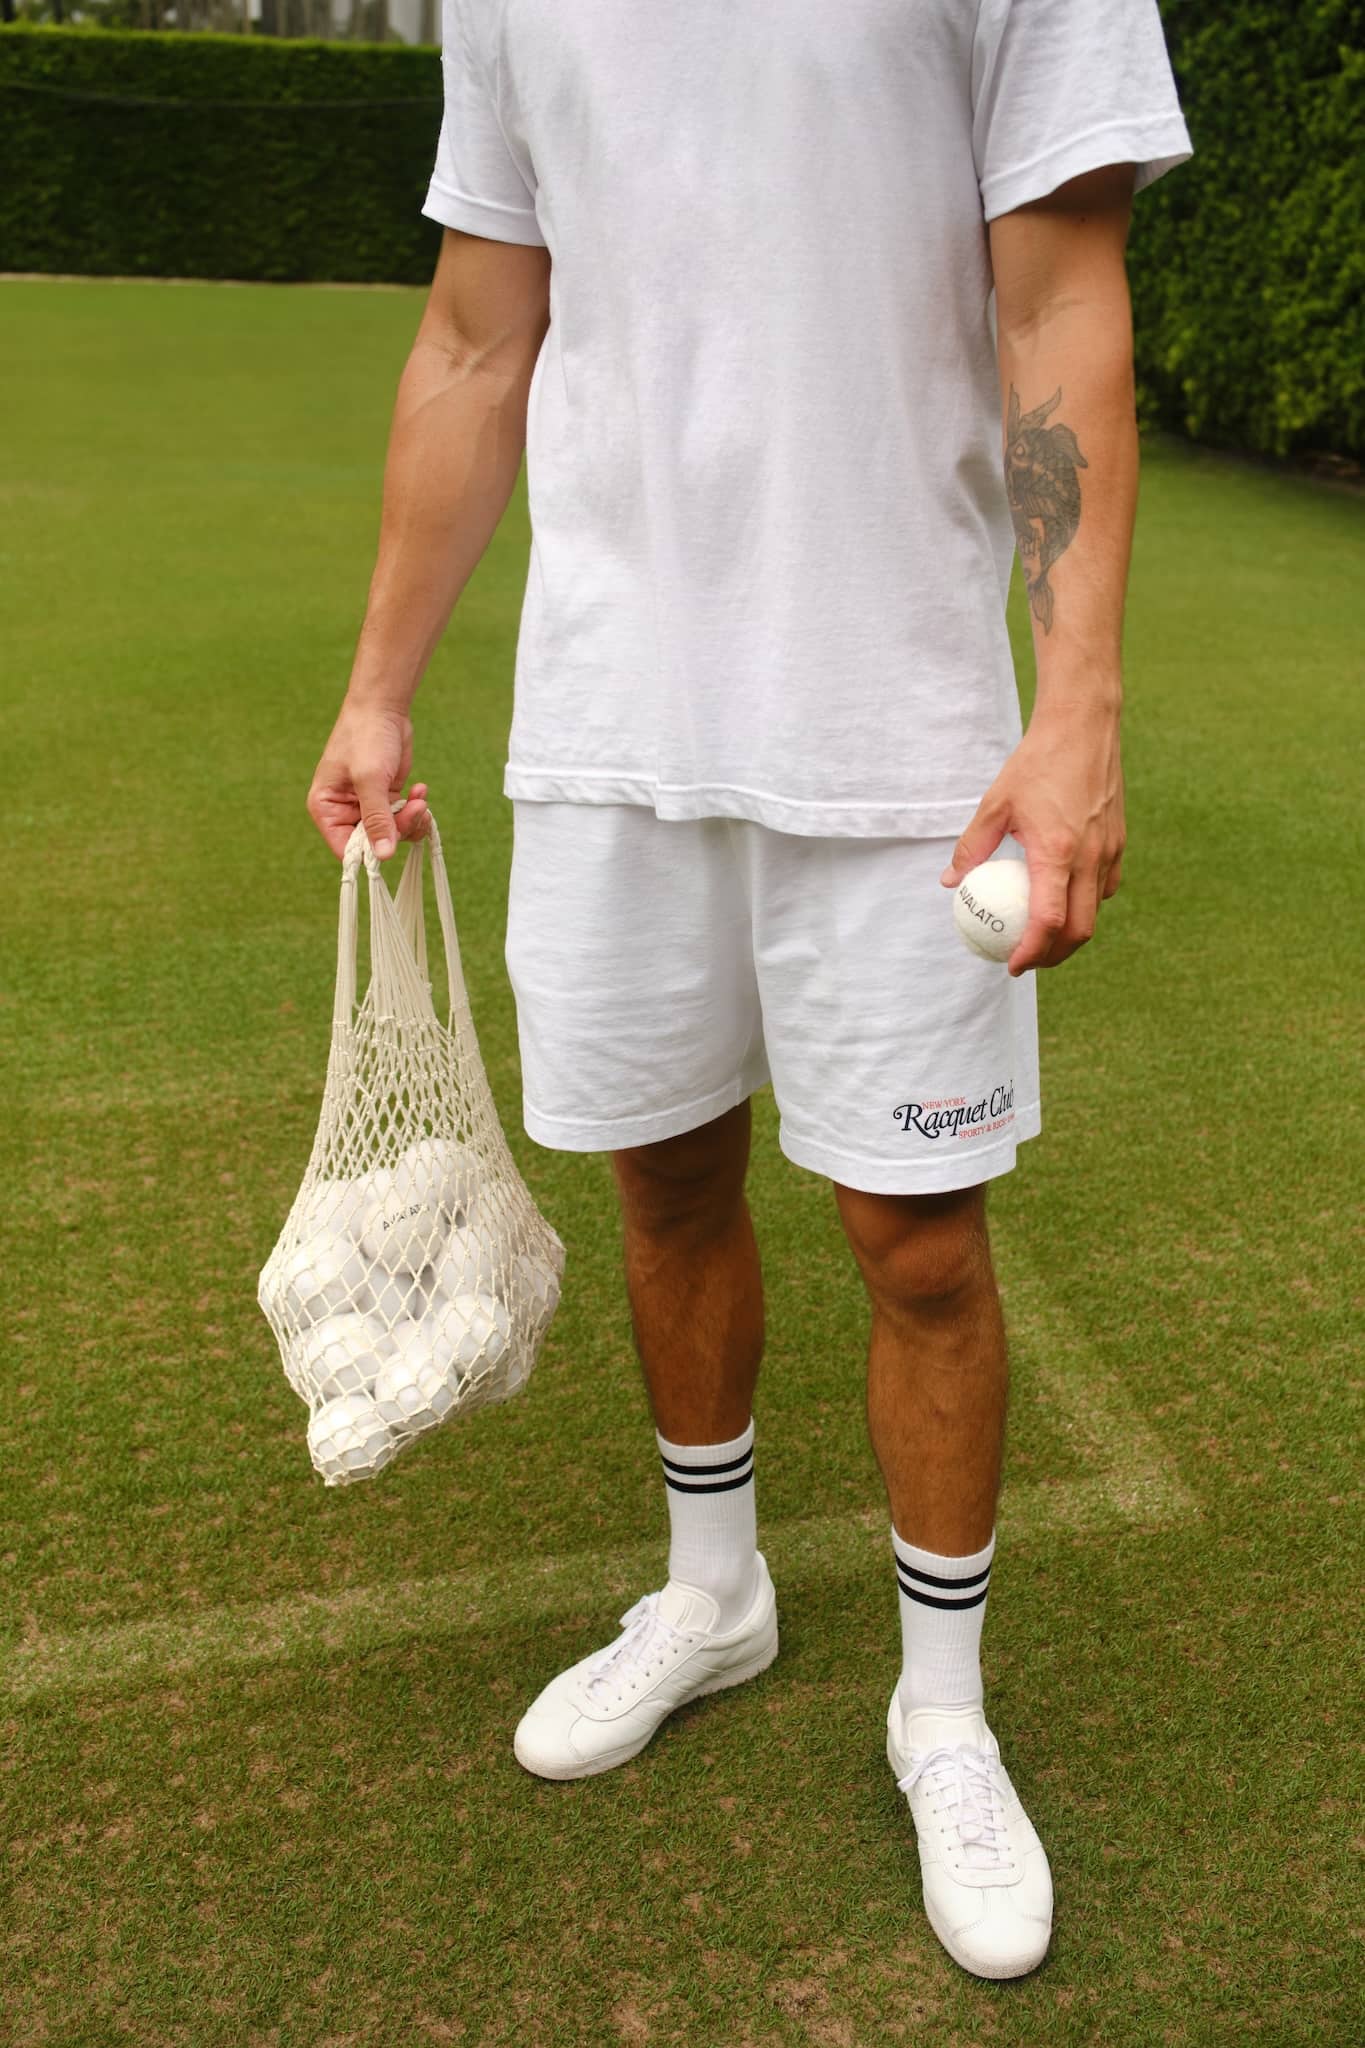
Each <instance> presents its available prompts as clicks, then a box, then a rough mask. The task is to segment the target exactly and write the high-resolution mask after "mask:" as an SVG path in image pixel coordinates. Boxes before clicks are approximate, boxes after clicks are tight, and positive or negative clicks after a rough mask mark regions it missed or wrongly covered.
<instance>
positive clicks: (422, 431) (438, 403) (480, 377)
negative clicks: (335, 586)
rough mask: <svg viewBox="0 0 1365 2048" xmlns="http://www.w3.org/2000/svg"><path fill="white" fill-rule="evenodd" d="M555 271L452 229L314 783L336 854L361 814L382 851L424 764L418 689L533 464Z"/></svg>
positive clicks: (313, 803) (407, 386) (418, 812)
mask: <svg viewBox="0 0 1365 2048" xmlns="http://www.w3.org/2000/svg"><path fill="white" fill-rule="evenodd" d="M549 279H550V258H549V254H548V252H547V251H546V250H544V249H540V248H533V247H523V246H521V245H519V244H515V243H511V242H494V241H485V240H484V239H482V238H481V237H480V236H477V235H466V234H462V233H460V232H459V231H458V230H456V229H453V228H448V229H447V230H446V233H445V238H444V241H443V243H442V247H441V255H440V259H439V261H438V263H437V266H436V275H435V278H434V280H433V283H432V288H431V294H430V297H429V298H428V300H427V305H426V310H425V312H424V314H423V316H422V322H421V325H420V327H419V328H418V332H417V339H416V341H415V342H414V343H413V347H412V352H411V354H410V355H409V357H408V361H407V365H406V367H405V369H404V371H403V375H402V377H401V379H400V381H399V386H398V396H397V400H396V402H395V405H394V412H393V424H392V427H391V429H390V434H389V447H388V457H387V461H386V463H385V469H384V501H383V514H382V518H381V522H380V534H379V549H378V555H377V559H376V562H375V569H374V575H373V577H372V578H371V581H370V592H369V601H368V604H367V606H366V611H365V621H364V624H363V625H362V627H361V630H360V637H359V641H358V644H357V647H356V653H355V660H354V663H353V665H352V669H351V679H350V684H349V687H348V689H347V691H346V695H345V698H344V700H343V702H342V706H341V710H340V713H339V715H338V718H337V722H336V725H335V727H334V729H333V731H332V734H331V736H330V738H329V739H328V742H327V745H326V747H325V748H324V750H323V754H322V759H321V760H320V761H319V763H318V766H317V769H316V771H315V773H314V776H313V782H312V787H311V788H310V790H309V792H308V810H309V814H310V815H311V817H312V818H313V821H314V823H315V824H316V825H317V827H318V830H319V831H320V832H321V833H322V836H323V838H324V839H325V840H326V841H327V844H328V845H329V846H330V847H331V848H332V851H333V852H334V853H336V854H337V855H340V854H341V853H343V852H344V851H345V846H346V841H347V839H348V838H349V837H350V834H351V831H352V829H353V828H354V826H355V824H356V821H357V819H359V818H360V817H362V816H363V817H364V820H365V826H366V830H367V831H368V832H369V835H370V838H371V840H372V841H373V842H374V844H375V847H376V850H380V851H382V848H381V839H382V840H384V841H387V840H388V838H389V824H390V819H391V813H390V803H391V801H392V800H393V799H396V798H397V797H399V796H400V795H401V792H402V788H403V784H404V783H405V781H406V779H407V777H408V774H409V773H410V771H411V767H412V724H411V720H410V718H409V716H408V713H409V710H410V708H411V705H412V700H413V698H414V697H415V696H416V694H417V688H418V685H419V683H420V682H421V680H422V676H423V674H424V673H425V671H426V667H427V663H428V662H429V661H430V659H431V655H432V652H433V650H434V648H435V646H436V644H437V642H438V641H439V639H440V637H441V635H442V633H443V632H444V631H445V628H446V625H447V623H448V621H449V619H450V615H451V612H452V611H453V610H454V607H455V604H456V601H457V599H458V598H459V595H460V593H461V591H462V590H463V589H464V587H465V585H466V583H467V582H468V581H469V578H470V577H471V576H472V574H473V573H474V570H475V568H476V567H477V566H478V563H479V561H480V559H481V557H482V556H483V553H484V551H485V549H486V548H487V546H488V544H489V542H490V540H491V539H492V537H493V534H494V532H495V531H496V529H497V525H498V521H499V520H500V519H501V517H502V515H503V512H504V511H505V510H506V507H507V501H508V499H509V498H510V496H511V494H512V489H513V486H514V485H515V483H516V479H517V473H518V471H519V469H520V467H521V458H522V453H523V450H524V448H525V443H526V400H527V393H528V391H529V389H530V383H531V374H532V371H533V370H534V368H535V363H536V357H537V355H538V354H539V351H540V345H541V342H542V341H543V339H544V337H545V331H546V328H547V326H548V324H549ZM415 787H416V789H417V791H418V792H419V794H417V795H416V796H415V797H411V798H409V800H408V802H407V803H406V804H405V805H404V806H403V809H402V810H401V811H400V812H399V813H398V815H397V819H396V821H394V822H396V825H397V829H398V833H399V835H400V836H401V837H405V838H411V837H414V836H416V835H417V834H418V833H420V832H421V831H422V830H424V829H425V824H424V813H425V805H424V803H423V801H422V797H421V794H420V792H422V791H424V789H425V785H424V784H419V785H416V786H415Z"/></svg>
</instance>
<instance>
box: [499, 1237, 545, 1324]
mask: <svg viewBox="0 0 1365 2048" xmlns="http://www.w3.org/2000/svg"><path fill="white" fill-rule="evenodd" d="M502 1295H503V1299H504V1301H505V1302H506V1303H507V1306H508V1307H509V1308H510V1309H511V1311H512V1314H513V1315H514V1316H515V1317H516V1318H517V1320H518V1322H520V1323H521V1324H523V1325H524V1327H525V1328H526V1329H527V1330H529V1331H530V1333H531V1337H532V1341H534V1340H535V1339H536V1338H537V1337H539V1336H540V1335H541V1333H542V1332H543V1331H545V1330H547V1329H548V1328H549V1326H550V1322H551V1319H552V1317H553V1316H554V1312H555V1310H556V1309H557V1308H558V1306H559V1275H558V1274H557V1273H556V1272H555V1270H554V1268H553V1266H546V1265H543V1264H542V1263H541V1261H540V1260H539V1259H537V1258H533V1257H532V1255H531V1254H530V1252H518V1253H517V1256H516V1257H515V1258H514V1259H513V1261H512V1265H511V1269H510V1271H509V1273H508V1276H507V1281H506V1285H505V1286H504V1288H503V1289H502Z"/></svg>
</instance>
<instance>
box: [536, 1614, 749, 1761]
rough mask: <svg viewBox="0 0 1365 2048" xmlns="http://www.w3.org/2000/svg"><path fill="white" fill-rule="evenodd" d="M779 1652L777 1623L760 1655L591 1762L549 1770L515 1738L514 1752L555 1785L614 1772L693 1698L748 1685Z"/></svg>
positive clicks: (702, 1687) (699, 1689)
mask: <svg viewBox="0 0 1365 2048" xmlns="http://www.w3.org/2000/svg"><path fill="white" fill-rule="evenodd" d="M776 1655H777V1628H776V1625H775V1624H774V1627H773V1632H772V1636H771V1639H770V1640H767V1641H765V1642H764V1643H763V1645H762V1647H761V1648H760V1649H759V1651H758V1652H757V1654H756V1655H755V1656H753V1657H751V1658H750V1659H749V1661H748V1663H747V1664H741V1665H740V1666H739V1667H738V1668H737V1669H735V1670H733V1671H722V1672H721V1673H719V1674H718V1676H717V1677H715V1678H712V1679H709V1680H708V1681H707V1683H706V1684H705V1685H699V1686H698V1687H697V1689H696V1691H695V1692H690V1693H689V1694H688V1695H687V1698H686V1699H685V1700H679V1701H678V1703H677V1705H676V1706H674V1707H670V1708H669V1710H668V1712H667V1713H666V1714H661V1715H660V1716H659V1719H658V1720H657V1721H656V1722H655V1724H654V1726H653V1727H652V1728H651V1729H650V1730H649V1732H648V1734H646V1735H642V1736H641V1737H640V1739H639V1741H638V1742H632V1743H630V1744H629V1745H628V1746H627V1747H626V1748H625V1749H614V1750H612V1752H611V1753H610V1755H608V1756H599V1757H593V1758H592V1759H591V1761H590V1762H587V1763H581V1764H570V1765H569V1766H567V1767H566V1768H565V1769H563V1770H552V1771H547V1770H546V1769H545V1767H544V1765H543V1764H532V1763H528V1762H527V1761H526V1758H525V1757H524V1756H523V1755H522V1753H521V1749H520V1746H519V1744H518V1743H517V1741H516V1740H515V1738H514V1740H513V1743H512V1754H513V1755H514V1756H515V1757H516V1760H517V1762H518V1763H519V1764H520V1765H521V1767H522V1769H523V1770H524V1771H529V1772H530V1773H531V1775H532V1777H534V1778H548V1779H550V1780H551V1781H552V1782H553V1783H555V1784H560V1785H562V1784H567V1783H569V1782H570V1780H572V1779H574V1778H600V1777H601V1776H602V1774H603V1772H604V1771H614V1770H616V1769H617V1768H618V1766H619V1765H621V1764H628V1763H629V1762H630V1760H631V1758H632V1757H633V1756H638V1755H639V1754H640V1751H641V1750H642V1749H647V1748H648V1747H649V1744H650V1743H651V1742H652V1741H653V1740H654V1738H655V1736H656V1735H657V1734H658V1732H659V1730H660V1729H661V1728H662V1727H663V1725H664V1722H665V1721H667V1720H669V1719H671V1717H672V1716H673V1715H674V1714H678V1713H681V1712H682V1709H683V1708H684V1707H690V1706H691V1704H692V1702H693V1700H701V1699H705V1698H707V1696H708V1695H709V1694H711V1693H715V1692H728V1691H729V1689H730V1687H731V1686H732V1685H744V1684H746V1683H747V1682H748V1680H749V1679H751V1678H757V1677H758V1676H759V1673H760V1672H763V1671H766V1670H767V1668H768V1666H769V1665H770V1664H771V1663H772V1662H773V1659H774V1658H775V1657H776Z"/></svg>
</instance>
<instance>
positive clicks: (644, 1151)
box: [611, 1103, 749, 1234]
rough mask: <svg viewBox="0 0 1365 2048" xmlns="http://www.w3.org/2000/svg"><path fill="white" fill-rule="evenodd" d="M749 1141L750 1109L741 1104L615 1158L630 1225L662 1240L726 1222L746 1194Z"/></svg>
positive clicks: (613, 1160)
mask: <svg viewBox="0 0 1365 2048" xmlns="http://www.w3.org/2000/svg"><path fill="white" fill-rule="evenodd" d="M741 1112H742V1114H741ZM748 1139H749V1119H748V1104H747V1103H741V1104H740V1106H739V1110H738V1111H735V1110H731V1111H729V1112H727V1114H726V1115H725V1116H722V1117H717V1118H716V1119H715V1120H714V1122H712V1123H709V1124H704V1125H702V1126H701V1128H700V1129H698V1130H694V1131H684V1132H683V1133H682V1134H681V1136H679V1137H676V1138H662V1139H660V1140H659V1141H658V1142H657V1143H655V1144H652V1145H632V1146H630V1147H628V1148H626V1149H625V1150H623V1151H618V1152H613V1153H612V1155H611V1162H612V1170H613V1172H614V1174H615V1176H616V1186H617V1191H618V1193H619V1195H620V1198H621V1208H622V1211H623V1214H624V1216H625V1219H626V1222H627V1224H628V1225H629V1226H632V1227H634V1228H637V1229H641V1230H646V1231H649V1232H650V1233H652V1234H658V1233H662V1232H668V1231H675V1230H677V1231H694V1230H697V1229H699V1228H700V1229H706V1228H708V1227H719V1226H722V1225H723V1224H725V1223H726V1222H728V1220H729V1219H730V1217H731V1216H732V1215H733V1214H734V1211H735V1209H736V1207H737V1205H738V1204H739V1202H740V1201H741V1200H742V1198H743V1194H744V1178H745V1171H746V1168H747V1166H748V1156H749V1143H748Z"/></svg>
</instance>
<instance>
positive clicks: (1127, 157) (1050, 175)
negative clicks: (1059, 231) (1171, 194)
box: [981, 115, 1194, 221]
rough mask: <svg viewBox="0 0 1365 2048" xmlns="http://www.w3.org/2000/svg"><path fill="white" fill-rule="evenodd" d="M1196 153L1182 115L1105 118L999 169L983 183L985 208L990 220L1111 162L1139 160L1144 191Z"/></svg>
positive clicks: (1138, 183) (1140, 185) (1139, 183)
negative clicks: (1147, 118) (1026, 159)
mask: <svg viewBox="0 0 1365 2048" xmlns="http://www.w3.org/2000/svg"><path fill="white" fill-rule="evenodd" d="M1193 155H1194V149H1193V147H1192V145H1191V143H1190V136H1189V130H1188V129H1187V128H1186V126H1185V123H1184V120H1183V119H1182V118H1181V116H1179V115H1174V116H1166V117H1163V118H1162V119H1160V120H1154V121H1105V122H1103V123H1101V125H1100V126H1099V127H1098V128H1089V129H1087V130H1086V132H1085V134H1084V135H1075V136H1072V137H1071V139H1070V140H1069V141H1067V142H1065V143H1062V144H1059V145H1058V147H1057V148H1055V149H1050V150H1046V151H1045V152H1044V153H1043V155H1042V156H1038V157H1034V158H1033V159H1032V160H1031V161H1030V162H1028V163H1026V164H1016V165H1014V166H1012V168H1011V169H1009V170H1007V171H996V172H994V173H993V174H992V175H991V176H990V177H988V178H986V179H985V180H984V181H983V183H982V186H981V205H982V210H983V212H984V213H985V216H986V219H987V220H988V221H991V220H994V219H995V218H996V216H997V215H998V214H1002V213H1012V212H1013V210H1014V209H1015V207H1017V206H1027V205H1028V204H1029V203H1030V201H1032V200H1035V199H1046V198H1047V196H1048V194H1049V193H1050V192H1055V191H1056V190H1057V188H1058V186H1059V185H1065V184H1066V182H1067V180H1068V179H1069V178H1079V177H1081V176H1082V175H1083V173H1084V172H1086V171H1097V170H1100V169H1102V168H1103V166H1104V165H1106V164H1121V163H1131V164H1136V165H1137V167H1138V169H1137V179H1136V182H1135V185H1134V190H1135V191H1137V192H1141V191H1143V190H1145V188H1146V187H1147V186H1148V185H1153V184H1155V183H1156V181H1157V179H1158V178H1160V177H1163V176H1164V175H1165V173H1166V172H1167V171H1171V170H1174V169H1175V167H1176V165H1177V164H1183V163H1188V162H1189V160H1190V158H1191V157H1192V156H1193Z"/></svg>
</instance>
